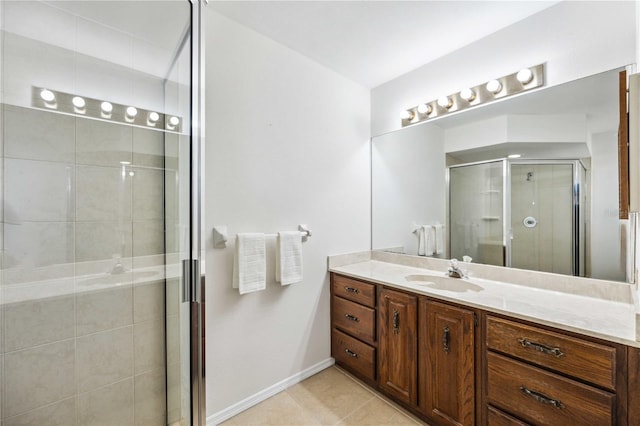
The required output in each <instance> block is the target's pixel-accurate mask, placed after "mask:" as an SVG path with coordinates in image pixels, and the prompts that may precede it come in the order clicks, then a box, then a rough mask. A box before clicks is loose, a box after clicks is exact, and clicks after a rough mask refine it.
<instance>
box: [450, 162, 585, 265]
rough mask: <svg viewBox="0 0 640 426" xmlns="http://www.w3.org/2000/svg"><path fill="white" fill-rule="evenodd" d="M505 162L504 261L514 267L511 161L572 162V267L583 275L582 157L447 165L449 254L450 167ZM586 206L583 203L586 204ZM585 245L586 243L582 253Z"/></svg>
mask: <svg viewBox="0 0 640 426" xmlns="http://www.w3.org/2000/svg"><path fill="white" fill-rule="evenodd" d="M499 162H501V163H502V179H503V182H502V188H503V194H502V216H503V223H502V225H503V229H502V249H503V263H504V265H502V266H505V267H509V268H510V267H511V263H512V252H511V250H512V245H511V239H512V237H513V232H512V227H511V165H513V164H518V165H520V164H532V165H533V164H535V165H554V164H557V165H561V164H565V165H571V166H572V188H571V194H572V208H571V238H572V243H571V271H572V274H573V275H574V276H583V275H585V274H586V268H585V273H584V274H583V275H580V272H581V271H580V268H581V266H582V265H581V264H580V257H581V256H580V255H581V251H580V246H581V244H583V242H581V241H580V226H581V225H582V224H581V217H582V212H581V203H580V199H581V195H582V192H581V191H582V189H583V187H584V184H585V182H584V181H583V179H582V174H581V173H580V172H581V171H584V170H586V167H585V166H584V164H583V163H582V161H581V160H579V159H567V160H558V159H551V160H547V159H538V160H536V159H511V158H496V159H491V160H483V161H474V162H469V163H461V164H454V165H451V166H447V169H446V184H447V191H446V206H447V216H446V226H447V229H448V235H449V240H448V244H447V256H448V257H449V258H450V257H451V176H450V171H451V169H455V168H459V167H468V166H478V165H483V164H489V163H499ZM583 207H584V206H583ZM585 249H586V247H583V251H582V253H583V254H585V253H584V250H585Z"/></svg>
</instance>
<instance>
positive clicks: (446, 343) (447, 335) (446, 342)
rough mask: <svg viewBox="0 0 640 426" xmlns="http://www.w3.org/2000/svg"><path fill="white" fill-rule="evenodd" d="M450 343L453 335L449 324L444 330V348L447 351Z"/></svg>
mask: <svg viewBox="0 0 640 426" xmlns="http://www.w3.org/2000/svg"><path fill="white" fill-rule="evenodd" d="M450 344H451V335H450V333H449V326H447V327H445V328H444V330H442V349H443V350H444V351H445V352H446V353H449V349H450V348H449V346H450Z"/></svg>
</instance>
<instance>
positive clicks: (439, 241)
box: [433, 224, 444, 256]
mask: <svg viewBox="0 0 640 426" xmlns="http://www.w3.org/2000/svg"><path fill="white" fill-rule="evenodd" d="M433 237H434V244H433V248H434V251H433V253H434V254H435V255H436V256H437V255H440V254H442V253H444V226H443V225H441V224H437V225H433Z"/></svg>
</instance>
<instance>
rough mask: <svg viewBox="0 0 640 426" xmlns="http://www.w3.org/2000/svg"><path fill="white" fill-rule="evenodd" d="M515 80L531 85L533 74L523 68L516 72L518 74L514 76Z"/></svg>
mask: <svg viewBox="0 0 640 426" xmlns="http://www.w3.org/2000/svg"><path fill="white" fill-rule="evenodd" d="M516 78H517V79H518V81H519V82H520V83H522V84H527V83H531V80H533V73H532V72H531V70H530V69H529V68H524V69H521V70H520V71H518V74H516Z"/></svg>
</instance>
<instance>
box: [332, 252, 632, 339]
mask: <svg viewBox="0 0 640 426" xmlns="http://www.w3.org/2000/svg"><path fill="white" fill-rule="evenodd" d="M354 260H356V262H355V263H347V264H341V263H344V262H333V264H332V262H331V261H330V267H329V270H330V271H331V272H336V273H339V274H342V275H346V276H350V277H353V278H359V279H362V280H366V281H371V282H374V283H378V284H383V285H385V286H388V287H394V288H398V289H403V290H409V291H412V292H415V293H418V294H422V295H425V296H430V297H432V298H435V299H440V300H443V301H449V302H453V303H459V304H462V305H466V306H469V307H473V308H479V309H483V310H485V311H489V312H494V313H499V314H505V315H509V316H511V317H514V318H519V319H523V320H527V321H532V322H535V323H538V324H542V325H548V326H551V327H555V328H558V329H561V330H566V331H572V332H577V333H580V334H584V335H587V336H592V337H596V338H600V339H603V340H607V341H610V342H615V343H622V344H625V345H628V346H634V347H639V348H640V342H638V341H637V340H636V307H635V304H634V302H633V297H631V292H632V291H633V289H634V287H633V286H631V285H629V293H630V297H629V298H628V299H627V300H624V299H622V300H621V299H620V298H618V299H617V300H610V299H609V300H608V299H605V298H601V297H591V296H587V295H580V294H571V293H568V292H566V291H554V290H550V289H544V288H536V287H534V286H526V285H520V284H510V283H506V282H501V281H495V280H488V279H483V278H478V277H471V278H463V279H455V278H448V277H446V275H445V273H444V269H443V270H430V269H425V268H421V267H413V266H405V265H401V264H397V263H390V262H387V261H380V260H371V259H369V260H362V259H354ZM358 260H360V261H358ZM408 276H409V278H407V277H408ZM412 276H413V277H412Z"/></svg>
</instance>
